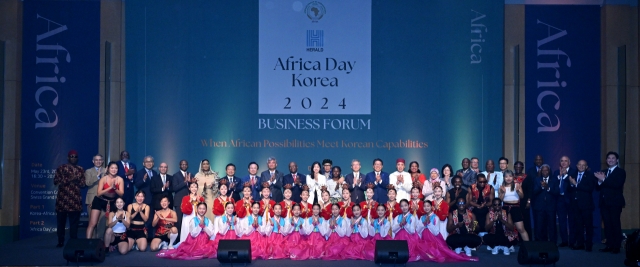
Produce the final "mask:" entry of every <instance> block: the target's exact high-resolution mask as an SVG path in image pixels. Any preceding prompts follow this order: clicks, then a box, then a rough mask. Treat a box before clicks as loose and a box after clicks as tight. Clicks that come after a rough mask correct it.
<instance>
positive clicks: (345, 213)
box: [338, 184, 356, 219]
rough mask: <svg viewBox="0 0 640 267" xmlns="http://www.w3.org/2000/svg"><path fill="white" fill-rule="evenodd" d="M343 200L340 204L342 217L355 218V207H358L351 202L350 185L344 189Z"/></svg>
mask: <svg viewBox="0 0 640 267" xmlns="http://www.w3.org/2000/svg"><path fill="white" fill-rule="evenodd" d="M345 185H346V184H345ZM342 199H343V200H342V201H340V202H338V205H339V206H340V216H342V217H343V218H345V219H351V218H353V207H354V206H356V204H355V203H353V202H351V192H349V187H348V185H346V188H343V189H342Z"/></svg>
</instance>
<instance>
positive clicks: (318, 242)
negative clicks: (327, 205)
mask: <svg viewBox="0 0 640 267" xmlns="http://www.w3.org/2000/svg"><path fill="white" fill-rule="evenodd" d="M312 210H313V215H312V216H311V217H309V218H307V219H306V220H304V223H303V224H302V231H301V232H300V234H301V235H307V236H308V242H307V244H300V246H305V245H306V246H307V247H308V250H309V259H312V260H318V259H322V258H323V257H324V255H325V251H324V247H325V244H326V243H327V239H326V238H325V237H324V236H325V235H326V234H327V233H328V232H329V224H328V223H327V220H325V219H324V218H323V217H322V216H320V205H319V204H313V209H312Z"/></svg>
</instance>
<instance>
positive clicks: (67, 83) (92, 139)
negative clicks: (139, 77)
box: [20, 0, 100, 238]
mask: <svg viewBox="0 0 640 267" xmlns="http://www.w3.org/2000/svg"><path fill="white" fill-rule="evenodd" d="M23 8H24V13H23V19H24V21H23V32H22V37H23V38H22V41H23V45H22V134H21V142H22V145H21V146H22V155H21V156H22V161H21V163H20V169H21V170H20V172H21V176H22V177H21V186H20V188H21V189H20V201H21V203H20V207H21V208H20V237H21V238H25V237H29V236H33V235H37V234H40V233H47V232H55V231H56V216H55V215H56V213H55V199H56V194H57V187H56V186H54V185H53V176H54V173H55V169H56V168H57V167H58V166H60V165H62V164H64V163H67V152H68V151H69V150H71V149H75V150H76V151H78V154H79V157H80V158H79V162H78V164H79V165H81V166H85V167H86V166H92V165H93V164H91V159H92V157H93V155H95V154H96V153H98V126H99V124H98V123H97V122H98V119H99V105H100V103H99V96H100V87H99V85H100V84H99V80H100V2H99V1H44V0H43V1H39V0H28V1H24V6H23ZM83 195H84V194H83ZM83 203H84V201H83Z"/></svg>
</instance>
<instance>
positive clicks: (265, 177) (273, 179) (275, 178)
mask: <svg viewBox="0 0 640 267" xmlns="http://www.w3.org/2000/svg"><path fill="white" fill-rule="evenodd" d="M277 167H278V162H277V161H276V158H274V157H269V158H268V159H267V168H268V170H266V171H263V172H262V173H261V174H260V184H262V185H263V186H264V185H268V186H269V189H270V192H271V199H273V200H275V201H276V203H280V202H281V201H282V199H283V198H282V176H283V175H282V173H281V172H279V171H278V170H276V168H277Z"/></svg>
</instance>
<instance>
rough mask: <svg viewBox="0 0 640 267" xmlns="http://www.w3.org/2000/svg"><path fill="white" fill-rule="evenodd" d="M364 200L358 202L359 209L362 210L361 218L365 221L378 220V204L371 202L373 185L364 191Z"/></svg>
mask: <svg viewBox="0 0 640 267" xmlns="http://www.w3.org/2000/svg"><path fill="white" fill-rule="evenodd" d="M365 197H366V200H365V201H362V202H360V208H362V217H364V218H365V219H367V220H370V219H377V218H378V213H377V209H378V202H376V201H375V200H373V184H371V187H368V188H367V190H366V191H365Z"/></svg>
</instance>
